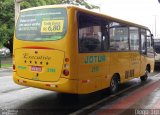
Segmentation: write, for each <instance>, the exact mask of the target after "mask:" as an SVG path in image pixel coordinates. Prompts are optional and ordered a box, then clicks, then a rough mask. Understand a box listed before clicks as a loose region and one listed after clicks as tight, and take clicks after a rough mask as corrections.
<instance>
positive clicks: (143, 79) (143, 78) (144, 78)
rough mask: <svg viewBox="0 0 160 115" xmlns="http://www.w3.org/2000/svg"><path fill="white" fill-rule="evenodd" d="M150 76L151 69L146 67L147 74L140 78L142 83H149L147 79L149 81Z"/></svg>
mask: <svg viewBox="0 0 160 115" xmlns="http://www.w3.org/2000/svg"><path fill="white" fill-rule="evenodd" d="M148 74H149V68H148V67H146V71H145V74H144V75H143V76H141V77H140V79H141V81H142V82H144V81H147V79H148Z"/></svg>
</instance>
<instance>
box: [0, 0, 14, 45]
mask: <svg viewBox="0 0 160 115" xmlns="http://www.w3.org/2000/svg"><path fill="white" fill-rule="evenodd" d="M13 30H14V1H13V0H7V1H6V0H1V1H0V47H2V46H3V45H4V44H5V43H7V41H8V40H9V39H12V37H13Z"/></svg>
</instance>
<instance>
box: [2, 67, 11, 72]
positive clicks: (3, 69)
mask: <svg viewBox="0 0 160 115" xmlns="http://www.w3.org/2000/svg"><path fill="white" fill-rule="evenodd" d="M6 70H10V71H12V67H9V68H0V72H2V71H6Z"/></svg>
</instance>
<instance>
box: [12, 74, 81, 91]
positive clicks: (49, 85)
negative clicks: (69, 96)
mask: <svg viewBox="0 0 160 115" xmlns="http://www.w3.org/2000/svg"><path fill="white" fill-rule="evenodd" d="M13 80H14V82H15V83H17V84H19V85H23V86H30V87H35V88H40V89H46V90H51V91H57V92H64V93H73V94H78V90H77V84H78V81H77V80H68V79H66V78H60V79H59V80H58V81H57V82H41V81H35V80H29V79H25V78H22V77H19V76H18V75H17V74H16V73H15V72H14V73H13Z"/></svg>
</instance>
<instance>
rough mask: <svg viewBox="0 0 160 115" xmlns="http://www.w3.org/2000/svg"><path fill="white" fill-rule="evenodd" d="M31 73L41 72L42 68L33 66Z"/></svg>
mask: <svg viewBox="0 0 160 115" xmlns="http://www.w3.org/2000/svg"><path fill="white" fill-rule="evenodd" d="M31 71H36V72H41V71H42V67H41V66H31Z"/></svg>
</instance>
